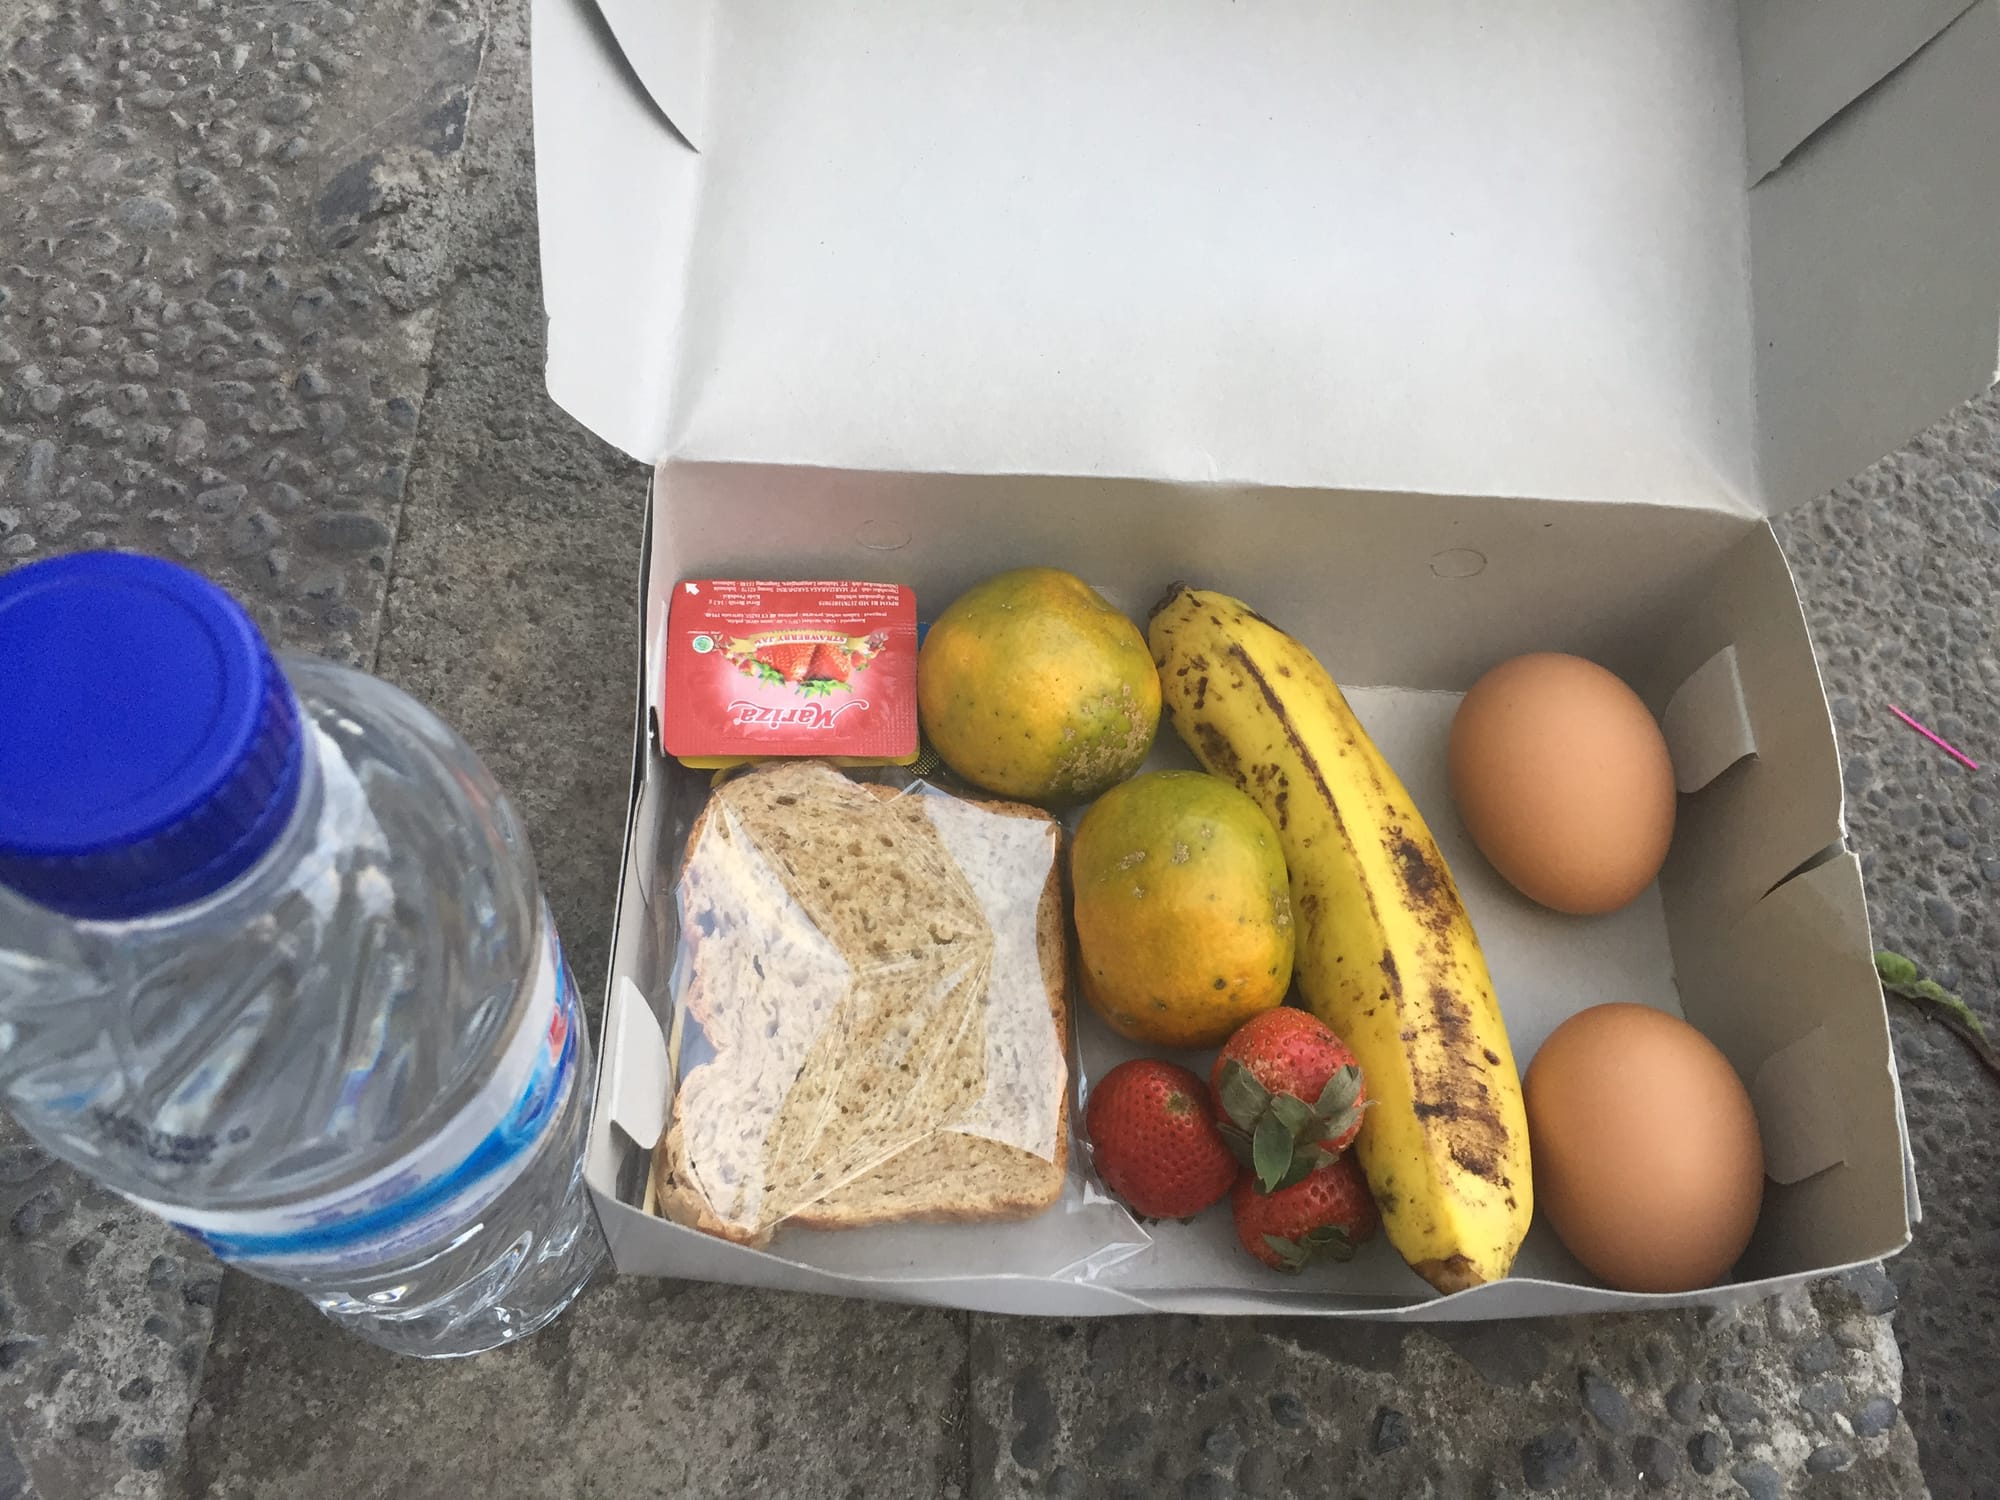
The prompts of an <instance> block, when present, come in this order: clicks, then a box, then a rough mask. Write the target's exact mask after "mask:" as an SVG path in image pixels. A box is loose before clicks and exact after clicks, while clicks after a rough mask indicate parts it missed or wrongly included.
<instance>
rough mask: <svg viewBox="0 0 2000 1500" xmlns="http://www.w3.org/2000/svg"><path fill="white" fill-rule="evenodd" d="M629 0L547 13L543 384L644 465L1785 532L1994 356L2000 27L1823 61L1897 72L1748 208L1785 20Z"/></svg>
mask: <svg viewBox="0 0 2000 1500" xmlns="http://www.w3.org/2000/svg"><path fill="white" fill-rule="evenodd" d="M601 4H602V13H603V14H602V18H601V19H600V17H599V16H598V14H597V13H596V12H594V11H593V10H592V9H591V8H590V0H536V3H535V95H536V103H537V120H536V137H537V151H538V156H539V160H540V186H541V194H542V215H541V222H542V241H543V264H544V281H545V287H546V295H547V298H548V306H549V313H550V320H551V329H550V359H549V383H550V388H551V392H552V394H554V396H555V397H556V399H557V400H558V401H559V402H561V404H563V405H564V406H565V407H566V408H568V409H569V410H570V411H571V412H573V413H574V414H575V415H577V416H578V417H579V418H580V419H581V420H583V421H584V422H585V423H586V424H587V425H589V426H590V427H592V428H593V429H594V430H596V431H597V432H599V433H600V434H601V435H603V436H605V437H606V438H608V439H609V440H611V441H612V442H614V443H616V444H617V445H618V446H620V447H622V448H624V449H625V450H626V451H628V452H630V453H632V454H633V455H634V456H636V457H639V458H641V459H644V460H648V461H650V460H656V459H660V458H666V457H677V458H687V459H716V460H756V461H763V462H773V463H797V464H805V465H814V466H821V467H843V468H852V469H876V470H918V471H943V472H961V473H965V472H971V473H1072V474H1084V475H1091V474H1117V475H1125V476H1130V477H1136V478H1158V479H1168V480H1175V481H1190V482H1204V481H1241V482H1252V483H1266V484H1281V485H1297V486H1306V487H1314V488H1345V489H1353V490H1378V491H1387V492H1401V491H1408V492H1424V493H1438V494H1466V495H1519V496H1532V497H1537V498H1548V499H1614V500H1635V501H1648V502H1654V503H1666V504H1671V505H1678V506H1690V507H1701V508H1709V509H1721V510H1728V511H1735V512H1739V513H1743V514H1755V513H1758V512H1768V511H1773V510H1777V509H1781V508H1783V507H1784V506H1786V505H1789V504H1793V503H1797V502H1800V501H1803V500H1805V499H1808V498H1810V497H1811V495H1812V494H1813V493H1816V492H1817V491H1818V490H1819V489H1821V488H1823V487H1824V486H1825V485H1826V484H1827V483H1830V482H1833V481H1836V480H1839V479H1842V478H1845V477H1846V476H1847V475H1848V474H1849V473H1851V472H1852V471H1853V470H1854V469H1856V468H1858V467H1860V466H1862V465H1864V464H1865V463H1866V462H1868V461H1869V460H1871V459H1872V458H1874V457H1876V456H1877V455H1879V454H1880V453H1881V452H1883V451H1886V450H1887V449H1889V448H1892V447H1894V446H1896V445H1897V444H1898V443H1900V442H1901V441H1902V440H1903V439H1905V438H1906V437H1907V436H1908V435H1909V434H1910V433H1911V432H1912V431H1914V430H1916V429H1917V428H1920V427H1921V426H1922V425H1924V424H1925V423H1926V422H1928V421H1929V420H1931V419H1933V418H1934V417H1936V416H1937V415H1939V414H1941V413H1942V412H1943V411H1944V410H1946V409H1948V408H1949V407H1950V406H1951V405H1953V404H1955V403H1956V402H1957V401H1958V400H1960V399H1963V398H1964V397H1966V396H1969V395H1971V394H1974V393H1975V392H1976V391H1978V390H1979V389H1982V388H1983V387H1984V386H1985V384H1986V383H1988V382H1989V381H1990V380H1991V378H1992V376H1993V374H1994V369H1995V366H1996V364H2000V269H1996V266H2000V262H1996V257H2000V95H1996V91H1994V90H1993V89H1992V88H1991V87H1990V80H1991V78H1992V77H1993V76H1994V73H1993V63H1994V61H1995V58H1996V56H2000V0H1979V3H1978V4H1976V5H1974V6H1973V7H1972V9H1971V11H1970V12H1968V13H1967V14H1965V15H1963V16H1959V17H1958V18H1957V20H1956V21H1955V23H1953V24H1950V25H1949V26H1948V27H1947V29H1946V30H1945V31H1944V32H1943V33H1942V34H1941V35H1938V36H1937V37H1936V38H1935V39H1934V40H1932V41H1931V43H1930V45H1928V46H1922V45H1921V43H1919V44H1918V46H1919V50H1918V51H1917V52H1916V54H1915V56H1914V57H1913V58H1910V60H1908V61H1904V62H1902V63H1901V64H1900V66H1899V65H1898V63H1897V61H1896V58H1895V56H1894V54H1895V53H1896V52H1898V51H1900V50H1902V49H1903V48H1904V47H1906V46H1908V45H1910V35H1911V33H1910V26H1911V25H1913V24H1914V23H1912V22H1907V21H1906V22H1904V23H1903V24H1901V25H1899V26H1895V27H1887V28H1874V27H1870V26H1867V25H1861V24H1858V23H1856V22H1854V21H1853V20H1852V19H1849V20H1847V21H1844V22H1842V23H1841V24H1840V26H1839V27H1838V28H1837V29H1838V30H1839V32H1840V36H1838V37H1836V36H1834V35H1833V29H1829V30H1827V31H1824V32H1821V31H1815V32H1813V33H1812V39H1813V41H1814V43H1815V44H1816V45H1818V46H1819V47H1820V48H1821V50H1822V52H1826V51H1828V50H1829V49H1830V51H1831V54H1832V55H1833V56H1835V57H1836V58H1837V60H1838V61H1840V62H1841V64H1842V65H1843V66H1842V71H1841V76H1842V77H1844V78H1849V79H1854V80H1861V81H1860V82H1858V83H1857V85H1856V86H1858V87H1860V88H1863V89H1867V88H1868V82H1867V80H1868V78H1869V75H1871V74H1873V75H1875V77H1876V78H1880V76H1881V73H1882V72H1883V71H1884V70H1887V71H1889V72H1892V73H1893V74H1894V75H1895V76H1893V77H1891V78H1889V79H1888V80H1887V82H1886V83H1880V84H1879V85H1878V86H1876V87H1874V88H1872V89H1869V90H1868V92H1866V94H1865V95H1864V96H1863V97H1861V98H1859V99H1858V100H1856V101H1853V102H1851V103H1850V104H1849V105H1848V107H1847V108H1845V110H1844V112H1841V113H1840V114H1839V117H1838V118H1837V119H1835V120H1834V121H1833V122H1832V124H1831V125H1830V126H1827V127H1826V128H1823V129H1817V133H1816V134H1815V133H1813V132H1814V131H1815V129H1816V127H1817V126H1818V125H1819V123H1820V122H1818V121H1814V120H1813V119H1812V116H1813V115H1814V113H1815V112H1818V111H1820V110H1822V109H1825V108H1827V107H1829V106H1828V104H1827V99H1828V98H1831V96H1830V95H1828V96H1824V97H1822V95H1821V94H1818V93H1811V91H1806V92H1802V93H1799V94H1798V95H1797V97H1794V96H1793V95H1792V94H1787V93H1783V92H1782V91H1781V92H1780V93H1779V94H1777V95H1774V96H1773V101H1772V102H1771V104H1770V108H1769V109H1765V108H1763V107H1762V106H1761V105H1760V107H1759V109H1757V110H1755V111H1753V112H1752V114H1751V116H1750V119H1751V120H1753V121H1756V122H1758V123H1757V124H1756V127H1755V128H1756V129H1757V131H1758V137H1757V139H1758V141H1759V142H1760V143H1761V142H1764V141H1766V140H1767V139H1768V140H1783V139H1785V138H1786V137H1787V136H1789V135H1792V134H1794V133H1797V132H1799V131H1804V132H1806V133H1807V134H1809V135H1810V136H1811V138H1810V139H1809V140H1806V143H1805V144H1804V146H1803V147H1800V148H1799V149H1797V150H1795V151H1794V152H1793V153H1792V157H1791V160H1789V161H1787V162H1786V163H1785V164H1784V166H1783V167H1782V168H1781V169H1780V170H1778V171H1777V172H1775V173H1774V174H1772V175H1771V176H1770V177H1769V178H1768V179H1767V180H1766V181H1764V182H1763V183H1762V184H1760V185H1759V186H1758V187H1757V188H1756V189H1755V190H1754V192H1753V193H1752V194H1751V195H1750V197H1749V198H1748V199H1746V197H1745V193H1744V186H1743V184H1744V180H1745V170H1746V168H1745V159H1744V153H1745V129H1746V115H1745V108H1744V101H1743V99H1742V96H1741V93H1740V91H1739V86H1740V81H1741V79H1742V77H1743V71H1742V70H1743V67H1744V66H1746V65H1749V66H1754V68H1755V69H1756V72H1755V73H1754V74H1753V78H1760V77H1762V76H1763V75H1764V74H1765V73H1768V72H1769V71H1770V70H1771V67H1772V61H1771V59H1772V57H1773V56H1781V55H1782V54H1783V51H1784V49H1785V48H1786V47H1787V46H1798V45H1802V44H1800V43H1799V42H1798V41H1797V40H1796V37H1797V35H1798V34H1799V33H1800V31H1801V28H1802V27H1803V26H1804V21H1803V20H1801V19H1800V18H1799V17H1797V16H1795V15H1793V14H1792V10H1793V9H1794V8H1793V7H1786V6H1782V5H1777V4H1775V3H1767V4H1765V5H1758V4H1756V3H1755V0H1745V4H1746V5H1748V6H1751V11H1750V12H1749V13H1747V14H1746V15H1745V17H1744V18H1743V32H1744V38H1745V40H1744V41H1742V42H1739V39H1738V26H1737V17H1736V15H1735V14H1733V13H1732V12H1731V11H1730V10H1729V9H1728V8H1727V7H1714V6H1704V5H1685V6H1660V5H1657V4H1650V3H1641V0H1628V3H1620V4H1614V5H1609V6H1607V5H1603V4H1601V3H1597V0H1570V3H1565V4H1563V5H1561V6H1559V7H1558V9H1559V10H1560V12H1561V14H1560V15H1556V16H1551V15H1550V14H1549V11H1548V7H1545V6H1544V7H1533V8H1530V9H1529V10H1528V11H1525V12H1502V13H1498V14H1496V13H1494V12H1493V11H1492V9H1491V7H1486V6H1475V5H1473V4H1471V3H1470V0H1412V3H1410V4H1407V5H1402V6H1394V7H1386V6H1373V5H1366V6H1364V5H1359V4H1354V5H1344V6H1315V5H1302V6H1273V7H1254V8H1253V7H1240V6H1233V5H1228V4H1225V3H1223V0H1173V3H1171V4H1160V3H1157V0H1099V3H1097V4H1094V5H1093V6H1091V7H1089V8H1088V10H1087V11H1086V12H1079V11H1077V10H1075V9H1073V8H1069V7H1063V6H1058V5H1054V4H1052V3H1029V4H1025V5H1023V4H1009V5H1004V6H1003V5H997V4H996V5H961V6H954V7H929V8H922V9H918V10H913V11H904V10H897V11H895V12H894V13H893V14H891V13H889V12H887V11H884V10H882V9H880V8H874V7H845V6H799V5H795V4H785V3H783V0H742V3H740V4H732V5H731V6H728V7H724V8H711V7H710V6H709V5H708V4H706V3H705V0H681V3H678V4H675V5H667V6H652V5H646V4H639V3H637V0H601ZM1850 8H1851V7H1850ZM1922 9H1923V12H1924V15H1925V16H1926V17H1928V18H1929V20H1930V21H1931V22H1933V23H1937V24H1943V22H1946V21H1950V20H1951V17H1950V16H1949V15H1945V11H1948V10H1950V7H1949V6H1946V7H1943V8H1942V9H1938V8H1936V7H1923V8H1922ZM1960 9H1963V7H1960ZM1933 11H1935V12H1936V13H1935V14H1933ZM1940 17H1942V20H1940V19H1939V18H1940ZM607 22H608V25H607V24H606V23H607ZM1917 29H1918V30H1919V31H1921V29H1922V28H1921V27H1918V28H1917ZM1053 35H1059V36H1060V38H1061V43H1062V44H1061V45H1060V46H1054V45H1051V43H1050V38H1051V36H1053ZM1751 37H1755V38H1756V39H1757V40H1756V42H1755V46H1756V47H1757V48H1758V49H1759V51H1758V53H1757V56H1756V59H1755V61H1754V63H1753V64H1746V63H1745V62H1744V59H1743V54H1742V51H1741V49H1742V48H1743V47H1745V46H1749V45H1751V43H1750V42H1749V38H1751ZM1842 38H1844V40H1843V39H1842ZM1552 39H1559V40H1560V42H1561V45H1560V46H1553V45H1550V43H1551V40H1552ZM1905 55H1906V56H1907V54H1905ZM1982 69H1983V70H1984V71H1983V72H1982ZM1778 76H1779V78H1780V80H1781V82H1782V81H1784V80H1786V79H1787V78H1789V77H1790V76H1791V75H1790V74H1787V73H1785V72H1784V71H1783V70H1779V74H1778ZM721 79H726V80H727V88H726V89H723V88H719V87H717V88H712V87H710V85H711V83H712V82H713V81H714V80H721ZM1759 87H1762V85H1761V84H1760V85H1759ZM1846 87H1847V85H1845V84H1844V85H1842V87H1841V88H1840V89H1835V90H1834V91H1833V93H1834V94H1838V93H1840V92H1844V91H1845V89H1846ZM646 89H650V90H651V91H652V99H651V100H650V101H649V100H648V99H646V98H645V97H644V90H646ZM1808 94H1810V97H1808ZM635 95H636V96H638V97H634V96H635ZM1417 99H1421V100H1422V101H1423V105H1424V107H1423V108H1420V109H1419V108H1412V107H1411V103H1412V101H1413V100H1417ZM1830 107H1831V108H1832V109H1833V110H1840V108H1841V105H1840V103H1833V104H1832V105H1831V106H1830ZM663 115H664V116H665V118H662V116H663ZM668 120H671V121H672V122H673V123H672V125H669V124H668V123H667V122H668ZM674 127H678V132H677V130H676V129H675V128H674ZM689 141H694V142H695V143H697V144H698V145H699V147H700V150H699V151H697V150H696V149H695V148H694V146H691V145H690V144H689ZM1763 149H1771V148H1768V147H1765V148H1763ZM1767 196H1768V197H1769V199H1770V202H1768V203H1766V202H1764V201H1763V200H1764V198H1765V197H1767ZM1885 204H1894V205H1895V206H1896V207H1895V211H1894V212H1889V211H1887V210H1885V208H1884V206H1883V205H1885ZM1753 239H1754V241H1755V243H1754V245H1753ZM1795 265H1796V266H1797V267H1798V268H1799V270H1798V274H1797V285H1798V286H1799V287H1805V288H1809V289H1810V290H1811V293H1812V300H1811V301H1810V302H1809V301H1808V298H1807V297H1806V295H1804V294H1803V293H1801V292H1799V291H1798V290H1797V289H1796V288H1795V287H1794V286H1793V281H1794V266H1795ZM1746 266H1752V267H1753V268H1754V271H1753V276H1752V277H1748V278H1746V275H1745V271H1744V268H1745V267H1746ZM1752 280H1754V292H1755V311H1754V314H1753V310H1752V308H1753V296H1752V285H1751V281H1752ZM1329 351H1337V354H1338V357H1329Z"/></svg>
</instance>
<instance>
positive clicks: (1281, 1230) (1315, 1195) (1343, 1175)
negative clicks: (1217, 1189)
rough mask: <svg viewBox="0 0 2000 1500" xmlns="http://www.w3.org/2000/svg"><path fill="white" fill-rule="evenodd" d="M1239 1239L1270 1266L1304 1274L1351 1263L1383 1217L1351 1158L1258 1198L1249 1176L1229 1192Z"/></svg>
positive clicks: (1255, 1184)
mask: <svg viewBox="0 0 2000 1500" xmlns="http://www.w3.org/2000/svg"><path fill="white" fill-rule="evenodd" d="M1229 1212H1230V1214H1231V1216H1232V1217H1234V1218H1235V1220H1236V1238H1237V1239H1239V1240H1241V1241H1242V1242H1243V1248H1244V1249H1245V1250H1248V1251H1249V1252H1250V1253H1251V1254H1252V1255H1254V1256H1256V1257H1257V1259H1259V1260H1261V1261H1262V1262H1264V1264H1265V1265H1267V1266H1275V1267H1276V1268H1277V1269H1278V1270H1280V1271H1302V1270H1304V1269H1305V1268H1306V1266H1307V1265H1308V1264H1310V1263H1311V1262H1312V1261H1314V1260H1318V1259H1322V1258H1324V1259H1328V1260H1349V1259H1351V1258H1352V1257H1353V1255H1354V1247H1355V1246H1356V1245H1359V1244H1361V1243H1362V1242H1363V1241H1365V1240H1370V1239H1373V1238H1374V1237H1375V1231H1376V1230H1377V1229H1379V1228H1380V1227H1381V1224H1382V1218H1381V1215H1380V1214H1378V1213H1376V1211H1375V1199H1374V1198H1373V1197H1372V1196H1371V1195H1370V1194H1369V1192H1368V1179H1367V1178H1366V1177H1363V1176H1362V1175H1361V1167H1360V1164H1359V1163H1357V1162H1356V1161H1355V1159H1354V1158H1353V1157H1352V1156H1340V1157H1335V1158H1334V1159H1333V1160H1332V1161H1330V1162H1328V1163H1327V1164H1326V1165H1325V1166H1323V1167H1319V1168H1316V1169H1315V1170H1314V1171H1313V1172H1311V1173H1310V1174H1309V1175H1308V1176H1306V1177H1305V1178H1303V1179H1302V1180H1300V1181H1298V1182H1295V1183H1293V1184H1292V1185H1291V1186H1290V1187H1285V1188H1279V1189H1278V1191H1277V1192H1275V1193H1264V1192H1259V1191H1258V1189H1257V1179H1256V1177H1255V1176H1254V1175H1252V1174H1251V1173H1249V1172H1245V1173H1244V1174H1243V1175H1242V1176H1241V1177H1239V1178H1237V1180H1236V1186H1235V1187H1234V1188H1232V1189H1231V1190H1230V1194H1229Z"/></svg>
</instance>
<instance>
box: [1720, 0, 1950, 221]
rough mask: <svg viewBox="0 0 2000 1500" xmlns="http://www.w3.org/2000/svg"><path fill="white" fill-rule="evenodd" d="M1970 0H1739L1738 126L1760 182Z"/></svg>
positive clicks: (1752, 175) (1752, 170) (1753, 173)
mask: <svg viewBox="0 0 2000 1500" xmlns="http://www.w3.org/2000/svg"><path fill="white" fill-rule="evenodd" d="M1973 4H1974V0H1894V3H1892V4H1886V5H1885V4H1883V0H1740V5H1739V10H1738V27H1739V31H1740V34H1741V36H1742V40H1743V83H1744V88H1743V123H1744V133H1745V136H1746V138H1747V143H1748V146H1749V155H1750V180H1751V181H1752V182H1760V181H1762V180H1763V179H1764V178H1766V177H1768V176H1769V175H1770V174H1771V173H1772V172H1773V171H1775V170H1777V168H1778V166H1779V164H1780V163H1782V162H1783V161H1784V160H1785V158H1786V157H1788V156H1790V155H1791V154H1792V153H1793V152H1794V151H1796V150H1797V149H1798V148H1799V147H1800V146H1802V145H1804V144H1805V142H1806V141H1807V139H1808V138H1810V137H1811V136H1812V135H1813V134H1814V132H1816V131H1817V130H1819V128H1820V127H1821V126H1822V125H1825V124H1826V123H1827V122H1828V121H1829V120H1831V119H1832V118H1833V117H1834V116H1835V115H1837V114H1839V113H1840V111H1842V110H1843V109H1846V108H1847V106H1848V105H1850V104H1852V103H1854V101H1855V100H1857V99H1859V98H1860V97H1861V96H1862V95H1863V94H1865V93H1867V92H1868V91H1869V90H1870V89H1872V88H1874V87H1875V85H1876V84H1878V83H1880V82H1881V81H1882V80H1883V79H1885V78H1887V77H1888V76H1889V75H1890V74H1891V73H1893V72H1895V71H1896V69H1898V68H1900V67H1901V66H1902V65H1903V64H1904V63H1906V62H1908V61H1909V60H1910V59H1911V58H1912V57H1913V56H1915V55H1916V53H1917V50H1918V49H1919V48H1921V47H1923V46H1925V45H1927V44H1928V43H1929V42H1930V41H1931V39H1932V38H1933V37H1935V36H1937V35H1938V33H1939V32H1941V31H1943V30H1944V29H1945V27H1947V26H1949V25H1950V24H1951V23H1952V22H1953V21H1955V20H1957V19H1958V18H1959V17H1960V16H1962V15H1964V14H1965V13H1966V11H1968V10H1970V9H1971V8H1972V6H1973Z"/></svg>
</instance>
